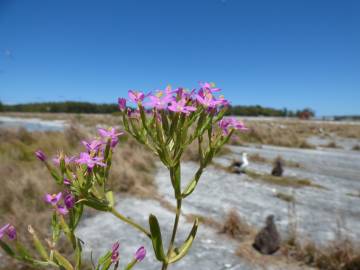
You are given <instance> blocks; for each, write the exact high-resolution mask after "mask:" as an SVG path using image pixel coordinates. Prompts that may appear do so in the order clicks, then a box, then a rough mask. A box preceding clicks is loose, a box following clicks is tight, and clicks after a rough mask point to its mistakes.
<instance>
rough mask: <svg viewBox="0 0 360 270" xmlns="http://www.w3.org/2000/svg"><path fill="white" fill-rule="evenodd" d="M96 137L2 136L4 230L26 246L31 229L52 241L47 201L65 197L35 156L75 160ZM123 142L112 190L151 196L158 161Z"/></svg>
mask: <svg viewBox="0 0 360 270" xmlns="http://www.w3.org/2000/svg"><path fill="white" fill-rule="evenodd" d="M92 130H93V129H92ZM93 131H94V130H93ZM95 131H96V130H95ZM93 135H94V134H92V135H90V134H88V132H85V130H79V129H78V128H74V127H72V128H69V129H67V130H66V131H65V132H32V133H30V132H27V131H26V130H24V129H20V130H18V131H8V130H0V142H1V143H0V160H1V162H0V175H1V178H2V179H1V189H0V226H1V225H2V224H5V223H8V222H10V223H12V224H14V225H15V226H16V228H17V229H18V231H19V233H18V235H19V237H20V238H21V240H22V241H25V242H26V237H23V236H27V235H28V233H27V231H26V228H27V225H29V224H31V225H32V226H33V227H34V228H35V229H36V231H37V232H38V234H39V235H40V236H41V237H44V238H45V237H48V233H49V223H50V215H49V214H50V212H51V210H50V209H49V207H48V206H47V205H46V204H45V203H44V201H43V199H42V198H43V197H44V195H45V193H50V192H52V193H53V192H56V191H59V187H58V186H57V185H56V184H55V181H54V180H53V179H52V178H51V176H50V175H49V172H48V171H47V170H46V168H45V166H44V165H43V164H42V163H41V162H39V161H38V160H37V159H36V158H35V155H34V151H36V150H37V149H42V150H43V151H44V152H45V153H46V155H47V156H48V158H49V159H51V158H52V157H53V156H55V155H56V154H57V153H58V152H59V151H64V152H65V153H66V154H69V155H75V154H77V153H78V152H79V151H80V150H81V149H83V148H82V145H81V143H80V140H81V139H86V138H87V137H88V138H90V137H91V136H93ZM122 140H123V141H122V142H120V143H119V145H118V146H117V149H116V150H115V152H114V156H113V166H112V169H111V174H110V180H109V181H110V185H111V187H112V188H113V190H114V191H115V192H126V193H129V194H132V195H138V196H148V194H149V193H151V192H152V190H154V189H155V188H154V181H153V174H154V170H155V161H154V158H153V156H152V154H151V153H149V152H148V151H146V149H144V148H143V147H142V146H141V145H139V144H137V143H136V142H135V141H133V140H131V139H127V138H123V139H122ZM49 162H51V161H49ZM13 267H15V266H13ZM0 269H1V268H0ZM7 269H8V268H7ZM12 269H15V268H12ZM22 269H27V268H22Z"/></svg>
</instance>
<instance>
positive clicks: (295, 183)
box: [246, 170, 324, 188]
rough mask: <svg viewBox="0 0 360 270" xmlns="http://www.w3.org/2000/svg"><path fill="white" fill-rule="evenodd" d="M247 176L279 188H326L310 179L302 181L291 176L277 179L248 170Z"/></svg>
mask: <svg viewBox="0 0 360 270" xmlns="http://www.w3.org/2000/svg"><path fill="white" fill-rule="evenodd" d="M246 174H247V175H248V176H250V177H251V178H253V179H256V180H259V181H262V182H265V183H267V184H271V185H278V186H285V187H294V188H301V187H316V188H324V187H323V186H321V185H318V184H314V183H312V182H311V180H309V179H305V178H304V179H301V178H295V177H291V176H283V177H277V176H273V175H269V174H261V173H258V172H255V171H252V170H246Z"/></svg>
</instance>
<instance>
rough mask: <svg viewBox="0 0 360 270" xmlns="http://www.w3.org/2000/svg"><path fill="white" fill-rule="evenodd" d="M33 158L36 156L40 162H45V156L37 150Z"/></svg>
mask: <svg viewBox="0 0 360 270" xmlns="http://www.w3.org/2000/svg"><path fill="white" fill-rule="evenodd" d="M35 156H36V157H37V158H38V159H39V160H40V161H45V160H46V156H45V154H44V152H43V151H41V150H37V151H36V152H35Z"/></svg>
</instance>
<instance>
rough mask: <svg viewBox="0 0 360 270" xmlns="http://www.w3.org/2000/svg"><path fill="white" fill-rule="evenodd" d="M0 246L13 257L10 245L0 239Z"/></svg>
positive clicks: (13, 253)
mask: <svg viewBox="0 0 360 270" xmlns="http://www.w3.org/2000/svg"><path fill="white" fill-rule="evenodd" d="M0 247H1V248H2V249H3V250H4V251H5V253H6V254H8V255H9V256H11V257H15V252H14V251H13V250H12V249H11V247H10V246H9V245H8V244H6V243H5V242H3V241H2V240H0Z"/></svg>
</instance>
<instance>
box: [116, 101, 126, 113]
mask: <svg viewBox="0 0 360 270" xmlns="http://www.w3.org/2000/svg"><path fill="white" fill-rule="evenodd" d="M118 105H119V110H120V111H123V110H125V109H126V99H125V98H118Z"/></svg>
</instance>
